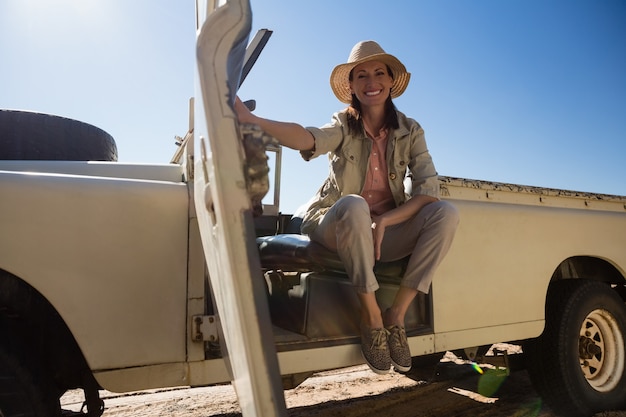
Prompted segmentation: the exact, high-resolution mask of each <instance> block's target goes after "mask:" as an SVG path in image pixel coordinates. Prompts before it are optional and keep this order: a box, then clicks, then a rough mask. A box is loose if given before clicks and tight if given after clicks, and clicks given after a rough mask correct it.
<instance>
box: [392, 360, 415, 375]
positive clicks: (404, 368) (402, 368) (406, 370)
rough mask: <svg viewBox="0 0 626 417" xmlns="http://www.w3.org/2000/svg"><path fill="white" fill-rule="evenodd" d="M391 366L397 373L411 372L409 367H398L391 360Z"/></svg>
mask: <svg viewBox="0 0 626 417" xmlns="http://www.w3.org/2000/svg"><path fill="white" fill-rule="evenodd" d="M391 365H392V366H393V367H394V369H395V370H396V371H397V372H409V371H410V370H411V366H402V365H398V364H397V363H395V362H394V361H393V359H392V360H391Z"/></svg>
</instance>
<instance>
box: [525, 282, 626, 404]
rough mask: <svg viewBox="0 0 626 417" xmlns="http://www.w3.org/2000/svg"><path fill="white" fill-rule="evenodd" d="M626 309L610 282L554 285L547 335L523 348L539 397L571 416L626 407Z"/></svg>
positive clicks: (559, 283) (545, 331)
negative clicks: (625, 343) (609, 284)
mask: <svg viewBox="0 0 626 417" xmlns="http://www.w3.org/2000/svg"><path fill="white" fill-rule="evenodd" d="M625 333H626V305H625V304H624V301H623V300H622V299H621V298H620V297H619V296H618V295H617V293H616V292H615V291H613V290H612V289H611V288H610V287H609V286H608V285H607V284H604V283H601V282H596V281H588V280H579V279H576V280H564V281H559V282H554V283H552V284H551V285H550V289H549V291H548V298H547V306H546V327H545V329H544V332H543V334H542V335H541V336H540V337H539V338H537V339H534V340H532V341H529V342H528V343H526V344H525V345H524V354H525V355H526V360H527V368H528V372H529V375H530V377H531V380H532V382H533V385H534V386H535V389H536V390H537V392H538V393H539V395H540V396H541V397H542V398H543V399H544V400H545V401H546V403H548V404H549V405H550V406H551V407H552V408H553V409H554V410H555V411H557V412H559V413H562V414H563V415H567V416H590V415H593V414H594V413H597V412H600V411H605V410H615V409H621V408H623V407H626V372H625V360H626V346H625V345H624V342H625V336H624V335H625Z"/></svg>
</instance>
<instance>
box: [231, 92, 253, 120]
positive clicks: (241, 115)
mask: <svg viewBox="0 0 626 417" xmlns="http://www.w3.org/2000/svg"><path fill="white" fill-rule="evenodd" d="M234 110H235V114H236V115H237V120H239V123H248V124H256V122H255V121H256V116H255V115H254V114H252V112H251V111H250V109H248V108H247V107H246V105H245V104H243V102H242V101H241V99H239V97H235V106H234Z"/></svg>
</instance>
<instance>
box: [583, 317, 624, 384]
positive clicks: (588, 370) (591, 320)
mask: <svg viewBox="0 0 626 417" xmlns="http://www.w3.org/2000/svg"><path fill="white" fill-rule="evenodd" d="M578 350H579V358H580V369H581V370H582V372H583V375H584V376H585V379H586V380H587V382H588V383H589V385H591V386H592V387H593V388H594V389H595V390H596V391H599V392H609V391H611V390H612V389H613V388H615V386H616V385H617V384H618V383H619V381H620V379H621V376H622V373H623V372H624V357H625V350H626V348H625V347H624V339H623V336H622V334H621V332H620V329H619V325H618V323H617V321H616V320H615V318H614V317H613V315H612V314H611V313H610V312H608V311H607V310H603V309H597V310H593V311H592V312H591V313H589V314H588V315H587V317H585V319H584V320H583V323H582V325H581V327H580V338H579V343H578Z"/></svg>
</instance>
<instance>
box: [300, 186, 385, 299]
mask: <svg viewBox="0 0 626 417" xmlns="http://www.w3.org/2000/svg"><path fill="white" fill-rule="evenodd" d="M371 225H372V218H371V216H370V211H369V206H368V205H367V202H366V201H365V199H364V198H363V197H361V196H359V195H347V196H344V197H342V198H340V199H339V200H338V201H337V202H336V203H335V204H334V205H333V206H332V207H331V208H330V210H328V212H327V213H326V214H325V215H324V218H323V219H322V221H321V222H320V224H319V225H318V226H317V227H316V228H315V229H314V230H313V232H312V233H311V234H310V237H311V239H312V240H314V241H316V242H318V243H321V244H322V245H324V246H325V247H326V248H328V249H330V250H332V251H335V252H337V254H338V255H339V258H340V259H341V260H342V262H343V264H344V267H345V268H346V272H347V273H348V276H349V277H350V279H351V280H352V284H353V285H354V289H355V290H356V292H357V293H373V292H374V291H376V290H377V289H378V281H376V276H375V275H374V239H373V237H372V229H371Z"/></svg>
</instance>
